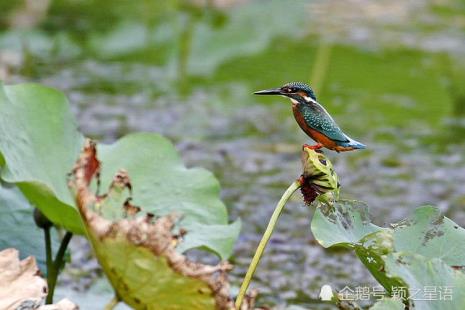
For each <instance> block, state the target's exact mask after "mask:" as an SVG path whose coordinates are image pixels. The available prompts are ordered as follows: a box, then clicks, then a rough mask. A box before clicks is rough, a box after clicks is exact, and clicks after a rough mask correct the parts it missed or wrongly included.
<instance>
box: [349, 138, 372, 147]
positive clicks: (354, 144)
mask: <svg viewBox="0 0 465 310" xmlns="http://www.w3.org/2000/svg"><path fill="white" fill-rule="evenodd" d="M347 146H349V147H353V148H354V149H365V148H366V147H367V146H366V145H365V144H363V143H360V142H358V141H356V140H354V139H351V138H349V142H348V143H347Z"/></svg>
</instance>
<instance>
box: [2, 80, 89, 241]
mask: <svg viewBox="0 0 465 310" xmlns="http://www.w3.org/2000/svg"><path fill="white" fill-rule="evenodd" d="M0 110H1V111H2V113H0V153H2V156H3V158H4V161H5V165H4V167H3V168H2V171H1V178H2V179H3V180H5V181H7V182H9V183H16V184H17V186H18V187H19V188H20V189H21V191H22V192H23V194H24V196H25V197H26V198H27V199H28V200H29V201H30V202H31V204H33V205H34V206H37V207H38V208H39V209H40V210H41V211H42V212H43V213H44V214H45V215H46V216H47V217H48V218H49V219H50V220H51V221H52V222H54V223H56V224H58V225H61V226H63V227H65V228H66V229H67V230H69V231H72V232H75V233H81V234H82V233H83V230H82V224H81V221H80V218H79V214H78V212H77V210H76V209H75V208H74V207H73V205H74V202H73V198H72V196H71V195H70V192H69V189H68V187H67V181H66V175H67V173H68V172H69V171H70V170H71V168H72V167H73V164H74V162H75V161H76V158H77V156H78V155H79V152H80V150H81V148H82V143H83V141H84V140H83V137H82V135H81V134H80V133H79V132H78V131H77V126H76V122H75V121H74V118H73V115H72V113H71V111H70V108H69V104H68V101H67V99H66V97H65V96H64V95H63V94H62V93H60V92H58V91H56V90H54V89H52V88H48V87H44V86H40V85H36V84H20V85H14V86H4V85H0Z"/></svg>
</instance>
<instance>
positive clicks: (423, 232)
mask: <svg viewBox="0 0 465 310" xmlns="http://www.w3.org/2000/svg"><path fill="white" fill-rule="evenodd" d="M393 226H394V234H393V236H394V247H395V250H396V251H399V252H400V251H405V252H411V253H417V254H420V255H423V256H424V257H428V258H440V259H442V260H443V261H444V262H445V263H446V264H448V265H449V266H465V229H463V228H462V227H460V226H459V225H457V224H456V223H454V222H453V221H452V220H450V219H448V218H447V217H445V216H443V215H441V214H440V212H439V210H438V209H437V208H434V207H431V206H425V207H420V208H417V209H416V210H415V212H414V214H413V215H412V216H411V217H409V218H407V219H406V220H403V221H401V222H399V223H397V224H394V225H393Z"/></svg>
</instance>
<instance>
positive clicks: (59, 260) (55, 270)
mask: <svg viewBox="0 0 465 310" xmlns="http://www.w3.org/2000/svg"><path fill="white" fill-rule="evenodd" d="M44 231H45V249H46V257H47V284H48V294H47V298H46V300H45V303H46V304H52V303H53V295H54V293H55V286H56V283H57V278H58V274H59V272H60V269H61V268H62V267H63V265H64V257H65V253H66V249H67V248H68V244H69V241H70V240H71V238H72V237H73V233H71V232H69V231H67V232H66V234H65V236H64V237H63V240H61V244H60V248H59V249H58V252H57V254H56V255H55V260H54V261H52V240H51V237H50V228H49V227H47V228H44Z"/></svg>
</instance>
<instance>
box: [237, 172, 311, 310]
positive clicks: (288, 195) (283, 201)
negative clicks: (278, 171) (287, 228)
mask: <svg viewBox="0 0 465 310" xmlns="http://www.w3.org/2000/svg"><path fill="white" fill-rule="evenodd" d="M301 185H302V184H301V182H300V180H296V181H294V182H293V183H292V184H291V185H290V186H289V187H288V189H287V190H286V191H285V192H284V194H283V196H282V197H281V199H280V200H279V202H278V204H277V205H276V208H275V209H274V211H273V214H272V215H271V219H270V221H269V223H268V226H267V227H266V230H265V233H264V234H263V237H262V240H260V243H259V244H258V247H257V250H256V251H255V254H254V256H253V258H252V261H251V263H250V266H249V269H248V270H247V273H246V274H245V277H244V281H243V282H242V285H241V288H240V290H239V295H237V299H236V304H235V307H236V310H239V309H240V308H241V305H242V302H243V301H244V297H245V294H246V292H247V289H248V287H249V284H250V281H251V280H252V277H253V275H254V273H255V270H256V269H257V266H258V264H259V262H260V259H261V257H262V255H263V252H264V251H265V247H266V245H267V243H268V241H269V240H270V238H271V234H272V233H273V230H274V227H275V226H276V223H277V221H278V218H279V216H280V215H281V213H282V211H283V209H284V206H285V205H286V203H287V201H288V200H289V198H291V196H292V194H293V193H294V192H295V191H296V190H298V189H299V188H300V186H301Z"/></svg>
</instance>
